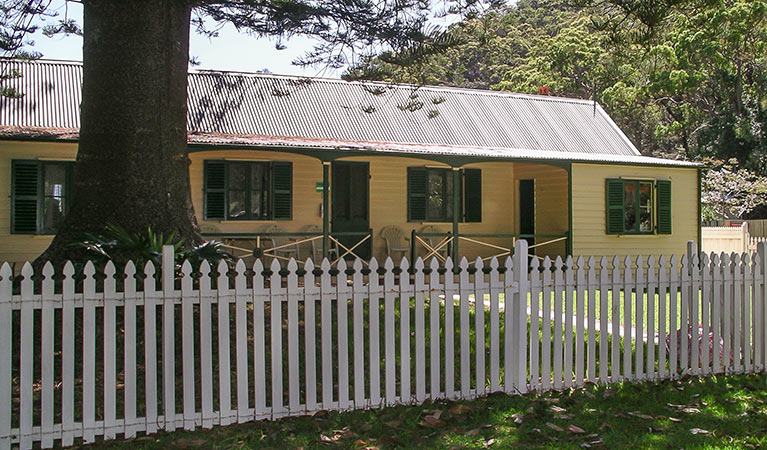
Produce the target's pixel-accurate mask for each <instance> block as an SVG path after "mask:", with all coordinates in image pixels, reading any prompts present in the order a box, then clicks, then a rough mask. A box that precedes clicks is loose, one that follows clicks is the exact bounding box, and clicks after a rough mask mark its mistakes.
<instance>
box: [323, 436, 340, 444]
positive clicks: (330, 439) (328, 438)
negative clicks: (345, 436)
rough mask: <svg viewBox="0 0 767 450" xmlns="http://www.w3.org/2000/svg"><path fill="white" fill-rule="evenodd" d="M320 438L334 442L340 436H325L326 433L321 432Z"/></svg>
mask: <svg viewBox="0 0 767 450" xmlns="http://www.w3.org/2000/svg"><path fill="white" fill-rule="evenodd" d="M320 440H321V441H322V442H331V443H332V442H336V441H337V440H338V438H335V436H334V437H330V436H325V435H324V434H321V435H320Z"/></svg>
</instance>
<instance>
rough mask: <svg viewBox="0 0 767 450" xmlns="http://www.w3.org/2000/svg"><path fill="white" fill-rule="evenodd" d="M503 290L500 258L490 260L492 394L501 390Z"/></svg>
mask: <svg viewBox="0 0 767 450" xmlns="http://www.w3.org/2000/svg"><path fill="white" fill-rule="evenodd" d="M502 289H503V284H502V283H501V278H500V273H499V272H498V258H496V257H495V256H494V257H493V258H492V259H491V260H490V319H489V320H490V323H489V326H490V392H499V391H500V390H501V369H500V358H501V348H500V344H501V336H500V314H499V308H498V306H499V300H500V299H499V295H500V292H501V290H502Z"/></svg>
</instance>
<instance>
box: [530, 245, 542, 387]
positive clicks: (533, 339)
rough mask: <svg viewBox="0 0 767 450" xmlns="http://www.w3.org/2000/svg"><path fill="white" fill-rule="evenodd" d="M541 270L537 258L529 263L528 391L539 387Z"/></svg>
mask: <svg viewBox="0 0 767 450" xmlns="http://www.w3.org/2000/svg"><path fill="white" fill-rule="evenodd" d="M540 297H541V269H540V262H538V258H533V261H532V263H530V337H529V341H528V345H529V352H530V389H531V390H533V391H538V390H539V389H540V386H541V378H540V364H541V361H540V354H541V348H540V315H539V313H538V311H539V309H540V302H541V298H540Z"/></svg>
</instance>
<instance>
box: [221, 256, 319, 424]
mask: <svg viewBox="0 0 767 450" xmlns="http://www.w3.org/2000/svg"><path fill="white" fill-rule="evenodd" d="M269 271H270V272H271V275H270V277H269V296H270V299H269V300H270V302H269V307H270V308H269V313H270V320H271V328H270V330H269V337H270V338H271V351H272V358H271V359H272V360H271V368H272V373H271V376H272V397H271V400H272V418H273V419H276V418H279V417H283V416H285V415H286V414H287V413H288V411H286V409H285V406H284V405H285V403H284V401H283V388H282V376H283V367H282V300H283V296H284V290H283V289H282V278H281V277H280V263H279V261H278V260H277V259H276V258H275V259H273V260H272V263H271V265H270V266H269ZM219 301H220V300H219ZM219 309H220V306H219ZM226 310H227V325H226V326H227V327H228V315H229V313H228V311H229V307H228V304H227V308H226ZM219 314H220V313H219ZM219 319H220V317H219ZM328 332H330V330H328ZM226 338H227V356H228V348H229V347H228V345H229V341H228V338H229V330H228V328H227V333H226ZM228 366H229V364H228V361H227V370H229V368H228ZM323 381H324V380H323ZM227 382H228V375H227ZM325 386H326V385H325V384H324V383H323V388H324V387H325ZM227 387H228V386H227Z"/></svg>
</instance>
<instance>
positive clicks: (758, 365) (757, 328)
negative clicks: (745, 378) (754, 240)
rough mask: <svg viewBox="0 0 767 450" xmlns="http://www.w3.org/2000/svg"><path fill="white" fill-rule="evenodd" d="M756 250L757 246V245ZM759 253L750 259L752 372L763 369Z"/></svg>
mask: <svg viewBox="0 0 767 450" xmlns="http://www.w3.org/2000/svg"><path fill="white" fill-rule="evenodd" d="M757 250H758V247H757ZM760 259H761V258H760V255H759V253H755V254H754V255H753V257H752V259H751V263H752V264H751V279H752V280H753V285H752V286H753V294H752V297H751V298H752V300H753V305H754V309H753V311H752V316H751V317H752V319H753V322H752V325H751V330H752V335H751V339H752V340H753V343H754V366H753V368H752V370H753V372H757V373H758V372H761V371H762V369H763V365H762V361H763V360H762V356H763V355H762V338H761V333H763V332H764V330H763V326H764V324H763V323H762V308H763V307H764V306H763V305H762V282H761V279H760V276H761V273H762V272H761V270H762V269H761V264H760Z"/></svg>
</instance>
